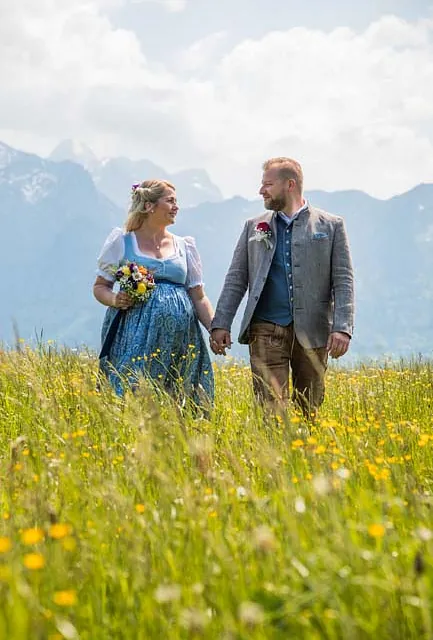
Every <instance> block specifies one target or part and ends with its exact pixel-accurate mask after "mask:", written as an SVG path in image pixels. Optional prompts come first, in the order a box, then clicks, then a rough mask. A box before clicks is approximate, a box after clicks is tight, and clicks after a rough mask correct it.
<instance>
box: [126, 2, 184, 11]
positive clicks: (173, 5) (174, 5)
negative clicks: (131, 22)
mask: <svg viewBox="0 0 433 640" xmlns="http://www.w3.org/2000/svg"><path fill="white" fill-rule="evenodd" d="M130 1H131V2H132V3H133V4H143V3H145V2H153V3H154V4H160V5H161V6H163V7H164V8H165V9H167V11H170V12H171V13H179V12H180V11H184V10H185V9H186V3H187V0H130Z"/></svg>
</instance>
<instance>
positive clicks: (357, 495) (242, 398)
mask: <svg viewBox="0 0 433 640" xmlns="http://www.w3.org/2000/svg"><path fill="white" fill-rule="evenodd" d="M96 374H97V366H96V361H95V359H94V358H93V357H92V356H91V355H89V354H80V353H75V354H74V353H71V352H67V351H64V352H60V351H58V350H56V349H55V348H51V347H49V346H47V347H40V348H39V349H37V350H31V349H30V348H27V347H25V346H23V348H22V349H21V350H19V351H9V352H4V353H3V354H0V425H1V426H0V638H4V639H7V640H27V639H29V640H39V639H40V640H42V639H43V640H48V639H49V640H54V639H57V640H60V639H61V638H66V639H75V638H81V639H83V640H100V639H101V640H102V639H107V640H108V639H110V640H111V639H117V638H118V639H120V638H127V639H134V640H135V639H143V640H144V639H147V638H158V639H159V638H170V639H171V638H173V639H177V638H196V637H197V638H199V637H204V638H210V639H213V638H218V639H222V640H230V639H242V640H243V639H245V640H246V639H248V640H249V639H262V638H263V639H264V638H266V639H268V638H269V639H273V638H302V639H303V638H306V639H310V638H311V639H316V638H317V639H319V638H320V639H322V638H329V639H337V638H344V639H350V640H356V639H358V638H359V639H361V638H379V639H381V638H383V639H391V638H392V639H393V640H395V639H401V640H407V639H409V638H429V639H430V638H433V617H432V600H433V587H432V580H433V566H432V551H433V540H432V538H433V522H432V517H433V516H432V504H433V496H432V483H433V429H432V423H433V413H432V403H433V367H432V366H431V364H429V363H428V362H427V363H423V362H417V361H413V362H400V363H394V364H388V365H387V366H378V365H375V364H372V365H362V366H359V367H356V368H352V369H347V370H346V369H342V368H339V367H336V368H334V369H332V368H331V370H330V371H329V372H328V376H327V396H326V401H325V404H324V406H323V408H322V410H321V412H320V417H319V420H318V421H317V423H316V424H315V425H313V426H312V425H307V424H305V423H304V422H303V420H302V418H301V417H300V416H299V415H297V414H296V413H295V412H294V411H293V410H292V409H290V408H289V411H288V413H287V416H285V417H280V418H278V419H276V418H274V419H270V418H267V417H266V416H264V415H263V414H262V412H261V411H260V409H259V408H258V407H257V406H256V405H255V403H254V399H253V396H252V391H251V384H250V377H249V376H250V374H249V370H248V368H247V367H244V366H240V365H237V364H236V363H235V362H233V361H228V362H227V364H225V365H224V364H223V365H221V366H219V367H216V369H215V374H216V385H217V396H216V406H215V409H214V411H213V413H212V415H211V417H210V418H209V419H207V418H204V417H203V416H197V415H195V416H194V414H193V413H191V412H188V411H184V412H181V411H179V409H178V408H177V407H176V406H174V405H173V403H171V402H170V401H169V400H168V399H167V398H164V397H156V396H155V394H154V393H152V391H151V390H150V389H149V388H147V387H146V385H143V386H142V387H141V388H140V390H139V391H138V392H137V393H136V394H135V395H128V396H127V397H126V398H125V399H119V398H117V397H116V396H115V395H114V394H113V393H112V392H111V391H110V390H109V389H105V388H104V389H103V390H102V391H101V392H100V393H96V392H95V383H96Z"/></svg>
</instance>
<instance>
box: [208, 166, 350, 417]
mask: <svg viewBox="0 0 433 640" xmlns="http://www.w3.org/2000/svg"><path fill="white" fill-rule="evenodd" d="M260 195H261V196H262V197H263V201H264V205H265V208H266V209H267V212H265V213H263V214H262V215H261V216H259V217H257V218H254V219H252V220H247V222H246V223H245V226H244V229H243V231H242V234H241V236H240V238H239V240H238V243H237V245H236V248H235V251H234V255H233V259H232V263H231V265H230V268H229V270H228V272H227V276H226V279H225V283H224V287H223V290H222V292H221V295H220V297H219V300H218V304H217V308H216V311H215V317H214V319H213V322H212V331H211V337H210V345H211V348H212V351H213V352H214V353H216V354H224V355H225V352H226V349H227V348H229V347H230V345H231V334H230V330H231V325H232V322H233V318H234V316H235V314H236V312H237V310H238V307H239V305H240V303H241V301H242V298H243V297H244V295H245V293H246V291H247V289H248V301H247V305H246V308H245V313H244V317H243V320H242V324H241V329H240V334H239V342H240V343H241V344H248V345H249V352H250V361H251V370H252V373H253V384H254V391H255V394H256V396H257V398H258V399H259V400H260V401H261V402H268V401H271V402H275V401H276V402H277V403H283V404H285V402H286V400H287V395H288V393H287V391H288V381H289V374H290V370H291V374H292V383H293V400H294V401H295V402H296V403H297V404H298V405H299V406H300V408H301V409H302V411H303V413H304V415H305V416H307V417H314V415H315V413H316V411H317V408H318V407H319V406H320V404H321V403H322V402H323V398H324V393H325V385H324V378H325V371H326V366H327V359H328V355H330V356H331V357H332V358H339V357H340V356H342V355H344V354H345V353H346V351H347V350H348V348H349V343H350V339H351V336H352V331H353V314H354V289H353V269H352V261H351V257H350V251H349V245H348V241H347V235H346V230H345V226H344V222H343V219H342V218H340V217H338V216H334V215H331V214H329V213H326V212H325V211H322V210H320V209H317V208H315V207H312V206H311V205H310V204H309V203H307V202H306V201H305V199H304V197H303V174H302V168H301V166H300V165H299V163H298V162H296V161H295V160H293V159H291V158H272V159H270V160H268V161H267V162H265V163H264V165H263V180H262V186H261V189H260Z"/></svg>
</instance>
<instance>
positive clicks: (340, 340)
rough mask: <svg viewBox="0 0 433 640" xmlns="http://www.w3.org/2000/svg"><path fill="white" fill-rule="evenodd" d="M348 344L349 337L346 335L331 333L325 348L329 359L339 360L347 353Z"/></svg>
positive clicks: (336, 332) (337, 332)
mask: <svg viewBox="0 0 433 640" xmlns="http://www.w3.org/2000/svg"><path fill="white" fill-rule="evenodd" d="M349 344H350V337H349V336H348V335H347V333H341V332H340V331H333V332H332V333H330V334H329V338H328V344H327V345H326V348H327V350H328V353H329V355H330V356H331V358H340V357H341V356H344V354H345V353H346V352H347V350H348V348H349Z"/></svg>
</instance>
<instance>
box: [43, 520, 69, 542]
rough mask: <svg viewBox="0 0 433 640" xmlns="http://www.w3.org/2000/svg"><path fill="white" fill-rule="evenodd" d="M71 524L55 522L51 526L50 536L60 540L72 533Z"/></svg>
mask: <svg viewBox="0 0 433 640" xmlns="http://www.w3.org/2000/svg"><path fill="white" fill-rule="evenodd" d="M71 529H72V528H71V525H69V524H60V523H57V524H53V525H51V527H50V530H49V532H48V535H49V536H50V538H54V539H55V540H60V539H61V538H65V537H66V536H68V535H69V534H70V533H71Z"/></svg>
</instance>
